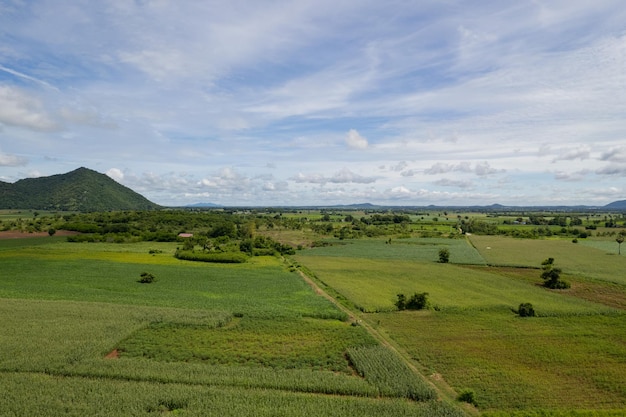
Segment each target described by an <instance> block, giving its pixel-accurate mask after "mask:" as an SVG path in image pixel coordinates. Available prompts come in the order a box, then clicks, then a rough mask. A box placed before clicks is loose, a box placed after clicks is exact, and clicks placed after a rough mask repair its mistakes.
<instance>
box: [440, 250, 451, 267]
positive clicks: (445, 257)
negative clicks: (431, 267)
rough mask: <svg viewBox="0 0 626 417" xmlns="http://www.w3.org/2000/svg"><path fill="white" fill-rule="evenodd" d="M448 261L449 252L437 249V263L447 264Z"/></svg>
mask: <svg viewBox="0 0 626 417" xmlns="http://www.w3.org/2000/svg"><path fill="white" fill-rule="evenodd" d="M448 261H450V251H449V250H448V249H447V248H442V249H439V262H441V263H442V264H447V263H448Z"/></svg>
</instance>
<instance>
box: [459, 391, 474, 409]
mask: <svg viewBox="0 0 626 417" xmlns="http://www.w3.org/2000/svg"><path fill="white" fill-rule="evenodd" d="M457 400H459V401H462V402H464V403H468V404H472V405H473V406H474V407H478V402H477V401H476V393H475V392H474V390H471V389H464V390H463V391H461V393H460V394H459V396H458V397H457Z"/></svg>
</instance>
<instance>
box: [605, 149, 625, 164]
mask: <svg viewBox="0 0 626 417" xmlns="http://www.w3.org/2000/svg"><path fill="white" fill-rule="evenodd" d="M600 159H601V160H603V161H610V162H626V146H617V147H615V148H611V149H609V150H608V151H606V152H603V153H602V156H601V157H600Z"/></svg>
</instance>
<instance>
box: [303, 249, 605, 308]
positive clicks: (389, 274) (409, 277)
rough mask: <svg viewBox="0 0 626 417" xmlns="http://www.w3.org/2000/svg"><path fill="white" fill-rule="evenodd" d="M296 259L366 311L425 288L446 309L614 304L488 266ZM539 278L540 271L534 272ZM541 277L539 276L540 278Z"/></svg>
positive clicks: (598, 306) (594, 306)
mask: <svg viewBox="0 0 626 417" xmlns="http://www.w3.org/2000/svg"><path fill="white" fill-rule="evenodd" d="M295 259H296V260H297V261H298V262H300V263H302V264H303V265H305V266H306V267H307V268H308V269H310V270H312V271H314V272H315V274H316V276H317V278H318V279H319V280H320V281H322V282H323V283H325V284H326V285H328V286H330V287H332V288H333V289H334V290H336V291H337V292H339V293H340V294H341V295H342V296H344V297H346V298H347V299H349V300H350V301H351V302H353V303H354V304H355V305H357V306H358V307H359V308H360V309H361V310H363V311H365V312H376V311H389V310H394V309H395V305H394V303H395V301H396V300H397V294H399V293H403V294H405V295H407V296H410V295H412V294H414V293H422V292H427V293H428V294H429V300H430V302H431V304H432V306H433V307H434V308H437V309H440V310H443V311H447V310H466V309H470V310H484V311H490V310H494V311H505V312H506V311H508V312H510V311H511V309H516V308H517V307H518V306H519V304H520V303H523V302H532V304H533V305H534V307H535V310H536V311H537V313H538V314H539V315H542V316H554V315H571V314H607V313H611V312H613V311H615V310H614V309H612V308H610V307H608V306H605V305H602V304H598V303H592V302H589V301H585V300H581V299H578V298H575V297H570V296H568V295H567V293H559V292H554V291H552V292H551V291H548V290H546V289H544V288H543V287H540V286H537V285H532V284H529V283H528V282H525V281H523V280H516V279H510V278H507V277H505V276H502V275H499V274H497V273H494V272H492V271H491V270H490V269H489V268H483V269H481V268H472V269H468V268H464V267H462V266H457V265H453V264H439V263H434V262H430V263H421V262H413V261H394V262H389V261H386V260H380V259H357V258H339V257H330V256H329V257H324V256H309V255H304V254H303V255H298V256H296V257H295ZM536 274H537V277H538V279H539V275H540V271H539V270H537V272H536ZM539 280H540V279H539Z"/></svg>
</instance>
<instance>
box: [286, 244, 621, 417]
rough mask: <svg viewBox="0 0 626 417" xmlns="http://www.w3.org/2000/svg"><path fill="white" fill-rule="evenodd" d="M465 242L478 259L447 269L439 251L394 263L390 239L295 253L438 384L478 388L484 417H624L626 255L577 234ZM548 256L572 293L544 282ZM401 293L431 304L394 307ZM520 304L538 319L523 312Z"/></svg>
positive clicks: (320, 279)
mask: <svg viewBox="0 0 626 417" xmlns="http://www.w3.org/2000/svg"><path fill="white" fill-rule="evenodd" d="M470 239H471V243H472V244H473V245H474V246H475V248H476V250H477V252H478V253H479V254H480V256H479V259H480V258H483V259H484V260H485V262H484V263H483V264H482V265H481V264H480V263H479V262H463V261H462V260H460V258H457V260H456V262H455V263H449V264H440V263H437V262H436V258H435V257H434V256H433V253H436V252H432V251H431V252H430V253H429V254H428V255H423V256H418V255H415V254H411V256H407V257H405V258H400V257H398V258H394V259H393V261H392V262H390V261H389V258H390V257H391V256H392V255H389V253H388V252H389V251H391V250H392V249H390V248H389V246H390V245H379V246H378V247H379V248H382V249H380V250H381V253H379V254H376V253H375V249H374V243H373V242H370V243H363V242H356V243H354V244H353V247H350V246H349V245H346V246H345V247H346V248H349V249H343V248H344V247H342V246H338V247H337V251H336V252H334V253H332V254H331V251H333V250H334V249H335V247H326V248H319V249H317V248H316V249H314V250H311V251H306V252H301V253H299V254H298V255H297V256H296V257H295V260H296V261H297V262H298V263H299V264H301V265H302V266H303V267H305V268H306V269H307V270H310V271H311V273H312V274H314V275H315V277H316V279H318V280H319V281H320V282H322V283H323V284H325V285H327V286H328V287H331V288H332V289H334V290H336V291H337V293H338V294H339V295H340V297H344V298H345V299H347V302H348V303H352V304H354V305H356V306H357V307H359V308H360V309H361V310H363V311H366V312H369V314H366V315H364V316H363V317H364V319H366V320H367V321H368V322H370V323H372V325H373V326H374V327H376V328H377V329H378V330H379V331H380V332H382V333H384V334H386V335H387V336H388V337H389V338H390V339H392V340H393V341H394V342H396V343H397V344H398V346H399V347H400V348H401V349H402V350H403V351H404V352H405V353H406V354H407V355H408V356H409V357H410V358H411V359H412V360H413V361H414V363H415V364H416V365H417V366H418V367H420V368H421V369H422V370H423V372H424V374H426V375H430V378H431V380H432V381H433V383H435V384H437V383H439V382H441V381H445V382H446V383H447V384H449V385H450V386H452V388H453V389H454V390H455V391H456V392H461V391H462V390H464V389H469V390H472V391H473V392H474V393H475V398H476V401H477V403H478V407H479V410H481V411H482V413H483V414H484V415H486V416H505V415H515V416H520V417H521V416H605V417H607V416H618V415H626V379H624V377H623V376H624V375H626V311H625V310H626V308H625V307H626V285H625V284H626V283H625V282H624V279H625V278H624V277H625V276H626V275H624V274H623V272H622V271H624V270H626V264H625V263H624V261H625V260H626V256H622V257H619V256H617V255H616V254H612V253H611V252H610V251H606V250H600V249H598V248H594V247H590V246H587V245H581V244H580V243H579V244H574V243H572V242H571V240H556V239H551V240H520V239H512V238H504V237H495V236H471V237H470ZM443 241H444V242H445V241H446V240H445V239H444V240H443ZM461 242H463V241H461ZM424 243H425V246H426V245H428V244H429V243H431V242H429V241H426V242H424ZM368 244H369V245H371V246H369V248H370V250H369V251H368V250H363V251H359V250H356V248H357V247H358V246H363V247H365V248H367V245H368ZM391 246H394V245H393V244H392V245H391ZM450 251H451V253H452V254H453V253H454V247H452V248H451V249H450ZM423 253H425V252H423ZM547 257H554V258H555V259H556V263H557V265H558V266H559V267H561V268H562V269H563V271H564V278H565V279H567V280H569V281H571V283H572V288H571V289H570V290H565V291H557V290H547V289H545V288H543V287H542V286H541V285H540V284H541V282H542V280H541V278H540V274H541V270H540V269H539V267H540V265H541V262H542V261H543V260H544V259H546V258H547ZM451 262H454V259H453V257H452V256H451ZM485 264H489V265H501V266H486V265H485ZM516 266H519V267H521V268H516ZM400 292H402V293H405V294H407V295H410V294H412V293H414V292H417V293H422V292H427V293H428V294H429V300H430V302H431V304H432V307H433V308H432V309H430V310H425V311H417V312H411V311H403V312H397V311H393V310H394V305H393V303H394V301H395V300H396V294H398V293H400ZM523 302H530V303H532V304H533V306H534V308H535V310H536V312H537V315H538V317H532V318H520V317H519V316H517V315H516V314H515V312H514V310H516V309H517V307H518V306H519V304H521V303H523ZM442 387H444V388H445V385H442Z"/></svg>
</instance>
